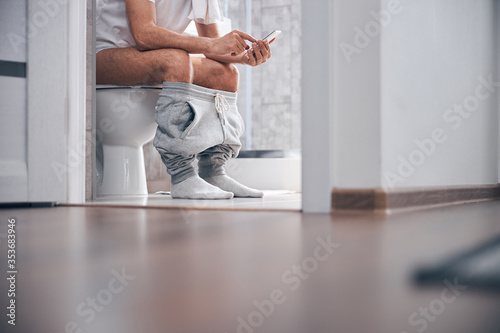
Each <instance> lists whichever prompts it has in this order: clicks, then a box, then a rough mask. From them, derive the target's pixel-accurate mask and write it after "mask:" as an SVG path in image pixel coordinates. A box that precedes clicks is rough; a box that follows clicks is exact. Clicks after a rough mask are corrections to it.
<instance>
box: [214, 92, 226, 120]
mask: <svg viewBox="0 0 500 333" xmlns="http://www.w3.org/2000/svg"><path fill="white" fill-rule="evenodd" d="M215 111H217V116H218V117H219V118H221V116H222V124H223V125H226V117H225V115H224V112H226V111H229V103H228V102H227V100H226V98H225V97H224V96H223V95H221V94H219V93H215Z"/></svg>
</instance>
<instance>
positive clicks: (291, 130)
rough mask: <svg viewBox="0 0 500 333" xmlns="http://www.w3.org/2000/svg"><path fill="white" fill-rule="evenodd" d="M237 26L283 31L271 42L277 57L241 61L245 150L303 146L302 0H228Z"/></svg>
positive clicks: (259, 34) (259, 32) (258, 32)
mask: <svg viewBox="0 0 500 333" xmlns="http://www.w3.org/2000/svg"><path fill="white" fill-rule="evenodd" d="M221 5H222V7H223V9H224V11H225V13H226V16H227V17H228V18H229V19H231V24H232V28H233V29H238V30H242V31H246V32H249V33H250V34H251V35H252V36H254V37H256V38H263V37H264V36H266V35H267V34H268V33H269V32H271V31H273V30H276V29H278V30H281V31H282V33H281V35H280V36H279V37H278V38H277V40H276V41H275V42H274V43H273V44H272V45H271V51H272V57H271V59H270V60H269V61H268V62H267V63H265V64H263V65H261V66H257V67H249V66H244V65H238V69H239V72H240V89H239V95H238V107H239V110H240V113H241V114H242V117H243V119H245V120H246V132H245V135H244V137H243V138H242V143H243V148H242V150H243V151H260V150H273V151H285V152H289V151H299V150H300V148H301V133H300V117H301V106H300V103H301V102H300V93H301V91H300V87H301V86H300V85H301V50H300V35H301V1H300V0H288V1H269V0H245V1H227V0H222V1H221Z"/></svg>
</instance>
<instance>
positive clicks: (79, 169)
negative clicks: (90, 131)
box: [67, 1, 87, 204]
mask: <svg viewBox="0 0 500 333" xmlns="http://www.w3.org/2000/svg"><path fill="white" fill-rule="evenodd" d="M68 11H69V13H68V15H69V20H68V25H69V26H68V38H69V41H68V47H69V50H68V58H69V59H68V156H67V160H68V166H69V170H70V171H69V172H68V173H67V176H68V182H67V186H68V192H67V196H68V197H67V201H68V203H76V204H79V203H84V202H85V166H86V162H85V159H86V142H85V141H86V140H85V135H86V123H85V122H86V117H85V115H86V84H87V73H86V69H87V67H86V46H87V2H86V1H68Z"/></svg>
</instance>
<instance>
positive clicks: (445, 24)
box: [381, 0, 499, 188]
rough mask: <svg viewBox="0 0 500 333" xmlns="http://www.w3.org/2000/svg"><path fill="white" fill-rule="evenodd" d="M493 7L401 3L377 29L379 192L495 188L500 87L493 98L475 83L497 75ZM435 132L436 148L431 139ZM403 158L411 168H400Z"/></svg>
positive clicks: (482, 1)
mask: <svg viewBox="0 0 500 333" xmlns="http://www.w3.org/2000/svg"><path fill="white" fill-rule="evenodd" d="M389 2H390V0H384V1H383V3H384V4H383V7H387V6H388V3H389ZM494 3H495V1H494V0H474V1H472V0H441V1H434V0H419V1H402V4H403V6H402V12H401V13H400V14H399V15H397V16H396V17H394V19H393V21H392V22H391V24H390V25H389V26H388V27H386V28H385V29H384V30H383V32H382V37H381V38H382V39H381V50H382V51H381V54H382V57H381V73H382V77H381V90H382V93H381V110H382V131H381V133H382V169H381V171H382V183H383V185H384V186H385V187H389V188H391V187H415V186H417V187H418V186H444V185H465V184H495V183H497V182H498V149H497V148H498V120H497V119H498V118H497V117H498V107H497V89H499V88H498V87H495V88H494V89H495V91H494V92H491V91H488V89H487V88H485V87H484V86H483V84H482V83H481V82H482V81H481V80H482V79H481V77H483V78H484V79H487V78H488V77H490V76H492V78H493V79H494V80H495V81H496V76H497V75H496V61H497V58H496V57H497V53H496V45H497V44H496V36H497V35H496V20H495V4H494ZM464 102H465V104H466V105H465V106H463V105H464ZM468 103H470V106H469V104H468ZM474 103H477V104H474ZM455 106H458V108H460V107H461V106H463V111H460V110H459V109H456V110H458V112H456V111H455V110H454V108H455ZM468 110H469V111H468ZM460 113H462V114H463V115H460ZM433 131H437V132H435V134H439V135H437V136H436V138H440V139H439V140H435V141H438V142H437V143H436V142H434V143H432V142H431V141H430V140H429V139H431V140H432V133H433ZM415 140H419V141H420V142H425V143H426V144H425V147H426V148H419V146H418V145H417V144H416V143H415ZM422 140H423V141H422ZM425 150H426V151H425ZM403 160H406V161H408V162H409V163H411V164H412V165H411V166H410V165H406V168H405V167H403V166H402V165H403V164H406V162H402V161H403ZM398 168H399V169H400V170H398ZM393 176H394V177H393Z"/></svg>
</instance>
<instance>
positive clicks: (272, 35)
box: [245, 30, 281, 55]
mask: <svg viewBox="0 0 500 333" xmlns="http://www.w3.org/2000/svg"><path fill="white" fill-rule="evenodd" d="M280 33H281V30H274V31H271V32H270V33H269V34H268V35H267V36H266V37H264V38H262V40H263V41H264V42H265V41H266V40H267V41H268V42H269V43H271V41H272V40H273V39H275V38H276V37H278V35H279V34H280ZM248 51H252V52H253V49H250V50H248ZM248 51H246V52H245V55H247V52H248Z"/></svg>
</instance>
